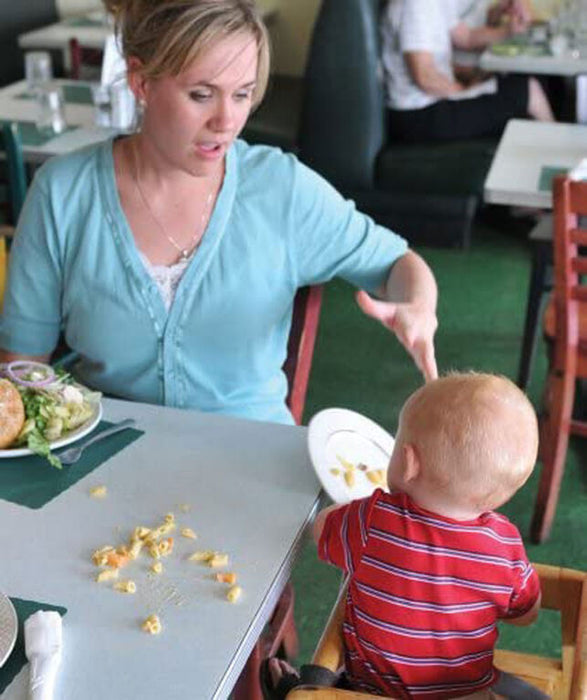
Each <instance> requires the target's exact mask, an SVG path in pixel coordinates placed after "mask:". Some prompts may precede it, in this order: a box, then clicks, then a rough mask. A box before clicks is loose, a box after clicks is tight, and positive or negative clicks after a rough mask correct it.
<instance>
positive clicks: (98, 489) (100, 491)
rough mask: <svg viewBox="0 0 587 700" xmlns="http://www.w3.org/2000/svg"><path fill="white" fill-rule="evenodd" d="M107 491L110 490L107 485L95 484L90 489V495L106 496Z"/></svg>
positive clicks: (93, 496)
mask: <svg viewBox="0 0 587 700" xmlns="http://www.w3.org/2000/svg"><path fill="white" fill-rule="evenodd" d="M107 493H108V490H107V489H106V487H105V486H94V488H93V489H90V496H91V497H92V498H105V497H106V494H107Z"/></svg>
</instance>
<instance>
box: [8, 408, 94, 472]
mask: <svg viewBox="0 0 587 700" xmlns="http://www.w3.org/2000/svg"><path fill="white" fill-rule="evenodd" d="M101 418H102V404H101V403H100V402H98V403H97V404H96V405H95V406H94V411H93V413H92V415H91V416H90V417H89V418H88V420H87V421H86V422H85V423H82V424H81V425H79V426H78V427H77V428H76V429H75V430H72V431H71V432H69V433H67V435H64V436H63V437H61V438H59V440H53V442H51V443H50V444H51V452H53V451H54V450H58V449H59V448H60V447H65V446H66V445H70V444H71V443H72V442H76V441H77V440H79V439H80V438H83V437H84V435H87V434H88V433H91V432H92V430H93V429H94V428H95V427H96V426H97V425H98V423H99V422H100V419H101ZM32 454H33V453H32V452H31V451H30V450H29V448H28V447H13V448H12V449H6V450H0V459H7V458H9V457H24V456H25V455H32Z"/></svg>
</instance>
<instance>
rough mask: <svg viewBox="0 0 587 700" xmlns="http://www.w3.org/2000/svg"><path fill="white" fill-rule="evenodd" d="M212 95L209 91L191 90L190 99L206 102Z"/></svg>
mask: <svg viewBox="0 0 587 700" xmlns="http://www.w3.org/2000/svg"><path fill="white" fill-rule="evenodd" d="M211 96H212V95H211V94H210V93H209V92H199V91H194V92H190V99H192V100H194V102H205V101H206V100H209V99H210V97H211Z"/></svg>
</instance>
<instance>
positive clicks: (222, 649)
mask: <svg viewBox="0 0 587 700" xmlns="http://www.w3.org/2000/svg"><path fill="white" fill-rule="evenodd" d="M104 417H105V418H106V419H108V420H111V421H118V420H121V419H123V418H127V417H133V418H135V419H136V421H137V427H138V428H140V429H142V430H144V431H145V434H144V435H143V436H142V437H141V438H140V439H138V440H137V441H135V442H134V443H132V444H131V445H129V446H128V447H126V448H125V449H124V450H122V451H121V452H119V453H118V454H116V455H115V456H114V457H112V458H111V459H110V460H109V461H107V462H106V463H104V464H103V465H102V466H100V467H98V469H96V470H95V471H94V472H92V473H90V474H89V475H88V476H86V477H85V478H83V479H81V480H80V481H79V482H78V483H77V484H75V485H74V486H73V487H71V488H70V489H68V490H67V491H65V492H64V493H62V494H61V495H60V496H58V497H57V498H55V499H54V500H53V501H50V502H49V503H48V504H47V505H45V506H44V507H43V508H41V509H40V510H30V509H28V508H24V507H21V506H18V505H14V504H12V503H9V502H6V501H0V519H1V521H2V528H0V550H1V551H2V556H3V561H4V564H3V566H2V567H1V569H0V590H2V591H4V592H5V593H6V594H8V595H10V596H16V597H20V598H26V599H32V600H38V601H43V602H45V603H51V604H56V605H62V606H64V607H66V608H67V609H68V612H67V615H66V616H65V618H64V656H63V661H62V666H61V669H60V672H59V676H58V680H57V688H56V700H57V699H58V698H84V700H93V699H94V698H95V699H96V700H97V699H98V698H100V700H101V699H102V698H104V697H108V698H113V699H118V698H119V699H120V700H128V698H141V700H149V699H150V698H152V699H153V700H155V698H157V699H158V700H159V699H160V698H165V700H173V699H174V698H177V699H178V700H179V699H180V698H181V699H182V700H184V699H185V698H187V697H191V698H206V699H208V698H226V697H228V695H229V693H230V691H231V689H232V687H233V684H234V682H235V681H236V679H237V678H238V675H239V673H240V671H241V669H242V667H243V665H244V663H245V661H246V659H247V657H248V654H249V652H250V650H251V649H252V647H253V645H254V643H255V641H256V639H257V638H258V636H259V633H260V632H261V630H262V628H263V626H264V624H265V623H266V621H267V620H268V618H269V616H270V614H271V612H272V610H273V607H274V604H275V601H276V600H277V598H278V597H279V594H280V592H281V590H282V589H283V586H284V585H285V582H286V581H287V579H288V577H289V574H290V570H291V567H292V565H293V562H294V559H295V556H296V553H297V551H298V548H299V546H300V544H301V542H302V540H303V538H304V534H305V532H306V528H307V525H308V524H309V522H310V520H311V519H312V517H313V514H314V512H315V509H316V507H317V504H318V499H319V494H320V486H319V483H318V481H317V479H316V477H315V475H314V472H313V469H312V467H311V464H310V462H309V458H308V456H307V451H306V429H305V428H300V427H290V426H282V425H274V424H268V423H260V422H253V421H244V420H238V419H234V418H229V417H225V416H212V415H205V414H201V413H198V412H193V411H182V410H177V409H170V408H162V407H158V406H150V405H144V404H137V403H129V402H123V401H114V400H105V401H104ZM1 466H2V465H1V464H0V468H1ZM47 468H50V467H49V466H48V467H47ZM72 468H75V467H72ZM97 485H105V486H106V487H107V489H108V495H107V497H106V498H105V499H101V500H98V499H95V498H92V497H91V496H90V495H89V490H90V488H91V487H94V486H97ZM180 504H187V505H189V506H190V510H189V512H183V511H182V510H181V509H180V507H179V506H180ZM168 512H173V513H174V514H175V516H176V519H177V521H178V525H180V526H188V527H191V528H193V530H194V531H195V532H196V533H197V534H198V536H199V537H198V540H197V541H195V542H194V541H192V540H188V539H185V538H182V537H180V536H179V528H178V530H177V531H175V532H174V533H173V534H174V536H175V542H176V551H175V552H174V553H173V555H172V556H171V557H169V558H166V559H164V560H163V562H164V567H165V571H164V573H163V574H161V575H160V576H159V577H156V576H154V575H152V574H150V573H149V571H148V569H149V565H150V563H151V561H152V560H149V559H148V558H146V557H145V558H142V559H141V560H140V561H139V560H137V562H133V563H132V564H131V565H129V567H128V572H127V570H122V577H123V578H127V577H128V578H132V579H133V580H135V582H136V584H137V589H138V590H137V593H136V594H135V595H134V596H133V595H125V594H121V593H117V592H115V591H113V590H112V588H111V587H109V586H108V585H105V584H98V583H96V582H95V581H94V576H95V573H96V569H95V567H94V566H93V565H92V563H91V560H90V557H91V553H92V552H93V551H94V550H95V549H97V548H99V547H101V546H103V545H106V544H113V545H116V544H119V543H122V542H123V541H124V540H126V539H127V538H128V536H129V534H130V532H131V531H132V529H133V528H134V527H135V526H137V525H147V526H152V525H155V524H157V523H159V522H161V521H162V519H163V517H164V516H165V514H166V513H168ZM196 549H215V550H220V551H223V552H227V553H228V554H229V556H230V559H231V564H230V567H229V568H230V569H231V570H234V571H236V572H237V573H238V575H239V583H240V584H241V585H242V588H243V596H242V598H241V600H240V601H239V602H238V603H237V604H234V605H233V604H230V603H229V602H227V601H226V599H225V592H226V589H225V587H223V586H222V584H219V583H217V582H216V581H213V580H212V576H211V575H212V573H213V572H212V570H211V569H209V568H206V567H205V566H203V565H201V564H198V563H194V562H189V561H188V560H187V558H188V556H189V554H190V553H191V552H193V551H194V550H196ZM127 573H128V576H127ZM157 610H158V612H159V615H160V617H161V621H162V624H163V631H162V633H161V634H160V635H159V636H151V635H148V634H146V633H145V632H143V631H142V630H141V628H140V624H141V622H142V620H144V619H145V618H146V617H147V615H149V614H150V613H152V612H155V611H157ZM27 682H28V671H27V669H26V667H25V668H24V669H23V670H22V671H21V672H20V674H19V675H18V676H17V677H16V678H15V680H14V681H13V683H12V684H11V685H10V686H9V687H8V689H7V690H6V692H5V694H4V695H3V697H4V698H6V699H7V700H14V699H22V698H25V697H26V688H27Z"/></svg>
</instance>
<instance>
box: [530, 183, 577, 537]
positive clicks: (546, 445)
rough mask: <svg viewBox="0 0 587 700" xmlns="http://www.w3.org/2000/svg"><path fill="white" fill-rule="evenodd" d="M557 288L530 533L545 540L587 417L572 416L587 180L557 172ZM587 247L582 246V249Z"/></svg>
mask: <svg viewBox="0 0 587 700" xmlns="http://www.w3.org/2000/svg"><path fill="white" fill-rule="evenodd" d="M553 196H554V291H553V294H552V296H551V299H550V301H549V304H548V306H547V309H546V313H545V315H544V334H545V337H546V339H547V341H548V344H549V369H548V376H547V381H546V390H545V395H544V416H543V417H542V420H541V426H540V456H541V459H542V465H543V466H542V474H541V477H540V485H539V489H538V496H537V499H536V505H535V508H534V516H533V519H532V526H531V534H532V538H533V539H534V540H535V541H536V542H542V541H543V540H545V539H546V538H547V537H548V535H549V534H550V529H551V527H552V521H553V519H554V514H555V511H556V505H557V502H558V496H559V491H560V486H561V481H562V477H563V472H564V466H565V458H566V454H567V447H568V443H569V435H570V434H571V433H576V434H577V435H582V436H583V437H587V422H584V421H578V420H574V419H573V416H572V412H573V402H574V398H575V384H576V381H577V379H585V378H587V285H585V284H583V283H582V280H581V275H583V274H586V273H587V257H586V256H585V254H584V251H585V247H586V246H587V229H585V228H580V227H579V215H580V214H587V183H583V182H573V181H572V180H570V179H568V178H566V177H558V178H556V180H555V182H554V190H553ZM581 246H583V249H582V248H581Z"/></svg>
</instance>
